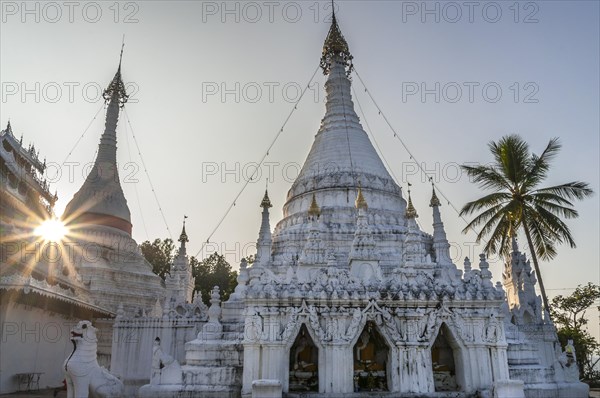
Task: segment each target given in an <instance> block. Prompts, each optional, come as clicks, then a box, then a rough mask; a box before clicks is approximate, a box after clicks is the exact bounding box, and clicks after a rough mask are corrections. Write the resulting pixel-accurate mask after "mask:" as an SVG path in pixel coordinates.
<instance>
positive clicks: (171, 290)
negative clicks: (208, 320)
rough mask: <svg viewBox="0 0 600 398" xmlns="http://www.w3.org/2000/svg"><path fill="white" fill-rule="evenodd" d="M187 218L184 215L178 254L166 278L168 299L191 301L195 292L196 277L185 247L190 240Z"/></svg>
mask: <svg viewBox="0 0 600 398" xmlns="http://www.w3.org/2000/svg"><path fill="white" fill-rule="evenodd" d="M187 218H188V217H187V216H185V215H184V216H183V227H182V229H181V235H179V239H178V241H179V242H180V243H181V245H180V246H179V252H178V253H177V256H175V259H174V260H173V265H172V266H171V271H170V272H169V275H167V277H166V278H165V285H166V287H167V296H168V297H167V300H171V299H172V300H175V301H176V302H187V303H191V302H192V295H193V292H194V278H193V275H192V267H191V266H190V261H189V259H188V256H187V250H186V247H185V244H186V243H187V242H189V239H188V235H187V233H186V232H185V220H186V219H187Z"/></svg>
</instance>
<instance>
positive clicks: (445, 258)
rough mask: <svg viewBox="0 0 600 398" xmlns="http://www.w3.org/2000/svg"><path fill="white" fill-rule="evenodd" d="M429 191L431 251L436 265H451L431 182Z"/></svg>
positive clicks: (448, 247) (437, 201)
mask: <svg viewBox="0 0 600 398" xmlns="http://www.w3.org/2000/svg"><path fill="white" fill-rule="evenodd" d="M431 189H432V194H431V201H430V202H429V206H430V207H431V208H432V210H433V249H434V250H435V256H436V261H437V263H438V264H444V265H448V264H452V260H451V258H450V244H449V243H448V239H447V237H446V231H445V229H444V223H443V222H442V216H441V214H440V206H441V205H442V204H441V202H440V200H439V198H438V197H437V195H436V193H435V186H434V185H433V181H432V182H431Z"/></svg>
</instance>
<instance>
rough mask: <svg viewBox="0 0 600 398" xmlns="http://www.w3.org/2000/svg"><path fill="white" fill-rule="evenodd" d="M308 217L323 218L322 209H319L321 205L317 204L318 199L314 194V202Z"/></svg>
mask: <svg viewBox="0 0 600 398" xmlns="http://www.w3.org/2000/svg"><path fill="white" fill-rule="evenodd" d="M308 215H309V216H310V217H317V218H319V217H320V216H321V209H320V208H319V205H318V204H317V197H316V196H315V194H314V193H313V196H312V202H311V203H310V208H309V209H308Z"/></svg>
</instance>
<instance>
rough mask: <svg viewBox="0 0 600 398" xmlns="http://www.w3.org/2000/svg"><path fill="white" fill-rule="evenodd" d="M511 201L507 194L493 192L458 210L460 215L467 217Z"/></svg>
mask: <svg viewBox="0 0 600 398" xmlns="http://www.w3.org/2000/svg"><path fill="white" fill-rule="evenodd" d="M510 200H511V195H510V194H509V193H507V192H494V193H491V194H489V195H486V196H484V197H483V198H479V199H477V200H475V201H473V202H469V203H467V204H465V205H464V206H463V208H462V209H461V210H460V215H461V216H464V215H469V214H471V213H474V212H476V211H479V210H481V209H485V208H490V207H493V208H496V206H497V205H498V204H502V203H505V202H507V201H510Z"/></svg>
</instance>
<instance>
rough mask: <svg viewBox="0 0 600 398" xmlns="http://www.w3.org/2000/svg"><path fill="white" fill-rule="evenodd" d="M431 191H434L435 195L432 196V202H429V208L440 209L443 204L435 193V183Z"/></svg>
mask: <svg viewBox="0 0 600 398" xmlns="http://www.w3.org/2000/svg"><path fill="white" fill-rule="evenodd" d="M431 190H432V191H433V193H432V194H431V200H430V201H429V207H440V206H441V205H442V203H441V202H440V199H439V198H438V197H437V195H436V193H435V186H434V185H433V182H432V183H431Z"/></svg>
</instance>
